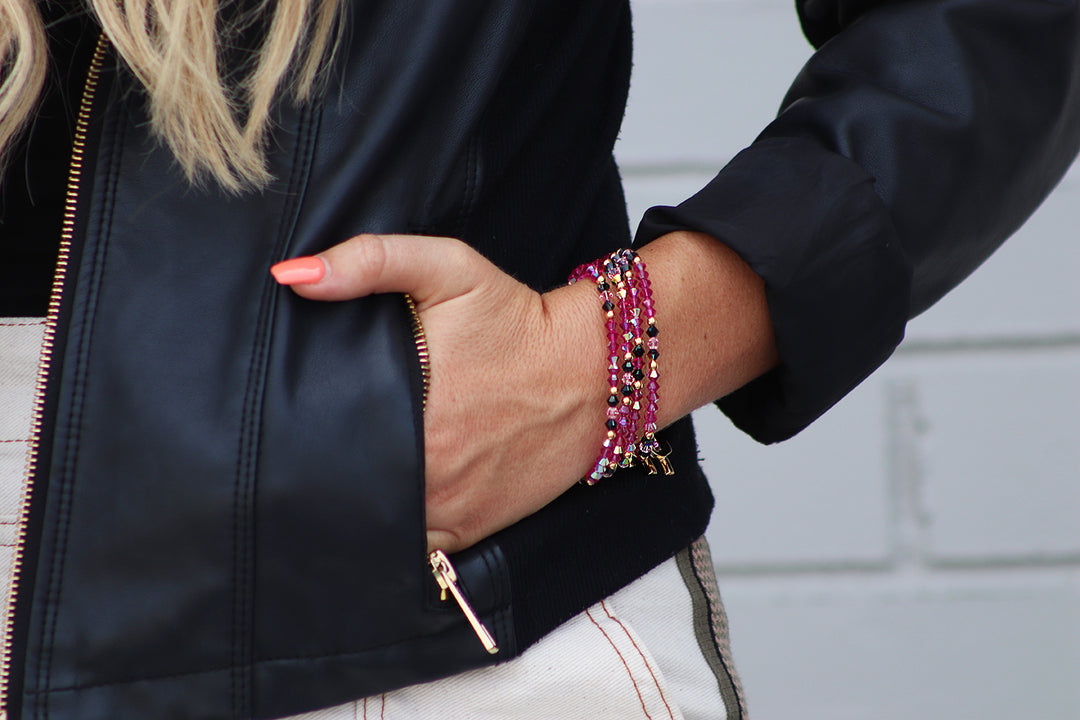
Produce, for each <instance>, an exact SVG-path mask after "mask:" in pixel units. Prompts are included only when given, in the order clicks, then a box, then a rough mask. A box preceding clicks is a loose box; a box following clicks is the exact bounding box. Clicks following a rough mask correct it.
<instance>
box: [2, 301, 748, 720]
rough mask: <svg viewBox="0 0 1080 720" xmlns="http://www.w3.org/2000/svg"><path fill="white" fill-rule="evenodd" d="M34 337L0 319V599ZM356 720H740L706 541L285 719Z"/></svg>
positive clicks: (22, 452)
mask: <svg viewBox="0 0 1080 720" xmlns="http://www.w3.org/2000/svg"><path fill="white" fill-rule="evenodd" d="M43 332H44V324H43V322H42V321H41V320H39V319H27V320H17V319H12V318H6V319H5V318H0V578H3V579H4V581H5V587H4V588H3V590H4V591H5V592H4V595H5V596H6V580H7V576H8V573H7V572H6V570H7V567H6V566H8V565H9V563H10V556H11V553H12V550H13V545H14V538H15V522H16V520H17V516H18V508H19V498H20V495H21V488H22V480H23V475H24V472H25V467H26V450H27V447H28V444H29V430H30V413H31V406H32V398H33V383H34V379H35V376H36V367H37V359H38V349H39V347H40V344H41V337H42V334H43ZM610 482H618V479H617V478H616V479H613V480H611V481H610ZM361 718H363V719H364V720H376V719H377V720H417V719H420V718H423V719H427V718H435V719H437V720H503V719H505V720H526V719H528V718H545V719H549V718H550V719H564V718H565V719H567V720H569V719H577V718H583V719H586V720H628V719H631V718H645V719H647V720H724V719H725V718H726V719H727V720H745V718H746V711H745V708H744V707H743V703H742V691H741V689H740V688H739V683H738V678H737V677H736V675H735V671H734V667H733V666H732V663H731V654H730V651H729V646H728V633H727V619H726V617H725V615H724V610H723V607H722V605H721V602H720V594H719V592H718V591H717V589H716V578H715V576H714V574H713V569H712V559H711V558H710V557H709V549H708V546H707V545H706V544H705V540H704V539H700V540H698V541H696V542H695V543H694V544H693V545H691V547H689V548H687V549H686V550H684V551H682V552H681V553H679V554H678V555H677V556H676V557H674V558H672V559H671V560H668V561H667V562H665V563H663V564H661V565H660V566H659V567H657V568H655V569H654V570H652V571H651V572H649V573H647V574H646V575H644V576H643V577H641V578H638V579H637V580H635V581H634V582H633V583H631V584H630V585H628V586H626V587H625V588H623V589H622V590H619V591H618V592H616V593H615V594H613V595H611V596H610V597H608V598H606V599H605V600H603V601H602V602H599V603H597V604H596V605H593V606H592V607H590V608H588V609H587V610H585V611H584V612H582V613H581V614H579V615H576V616H575V617H573V618H571V619H570V620H569V621H567V622H566V623H564V624H563V625H561V626H559V627H558V628H556V629H555V630H554V631H552V632H551V633H549V634H548V635H547V636H545V637H544V638H542V639H541V640H540V641H539V642H537V643H536V644H535V645H533V646H532V647H530V648H529V649H527V650H526V651H525V652H524V653H522V654H521V655H520V656H519V657H517V658H515V659H513V660H510V661H508V662H505V663H502V664H499V665H495V666H493V667H489V668H483V669H480V670H473V671H470V672H466V673H462V674H460V675H455V676H453V677H450V678H446V679H444V680H437V681H434V682H430V683H424V684H421V685H413V686H410V687H406V688H402V689H400V690H394V691H392V692H387V693H383V694H381V695H375V696H372V697H368V698H363V699H361V700H357V701H354V702H349V703H345V704H344V705H339V706H337V707H333V708H329V709H326V710H320V711H317V712H312V713H306V714H304V715H297V716H293V717H292V718H289V719H287V720H359V719H361Z"/></svg>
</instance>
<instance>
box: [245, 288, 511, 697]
mask: <svg viewBox="0 0 1080 720" xmlns="http://www.w3.org/2000/svg"><path fill="white" fill-rule="evenodd" d="M275 323H276V325H275V328H274V331H273V339H272V342H271V343H270V348H269V349H268V352H269V353H270V358H269V362H268V364H267V366H268V374H267V382H266V385H265V392H264V399H263V407H262V409H261V418H262V421H261V450H260V456H259V464H260V468H259V472H258V482H257V487H256V489H255V492H254V499H253V505H254V513H253V517H254V522H253V523H252V528H251V530H250V532H251V534H252V537H253V538H254V541H253V542H254V552H253V553H252V558H253V562H252V567H251V573H252V576H251V579H250V581H248V584H249V585H250V587H251V588H252V590H251V604H250V624H251V637H252V640H251V653H250V654H251V675H250V678H249V681H250V688H252V702H251V707H252V709H253V710H254V714H255V715H256V716H264V717H275V716H281V715H285V714H288V713H293V712H301V711H304V710H308V709H312V708H316V707H323V706H327V705H332V704H334V703H336V702H341V701H343V700H347V699H350V698H356V697H362V696H364V695H369V694H372V693H375V692H380V691H383V690H387V689H390V688H394V687H401V686H403V685H407V684H412V683H415V682H421V681H424V680H429V679H433V678H435V677H441V676H445V675H450V674H453V673H455V672H459V671H461V670H464V669H467V668H469V667H475V666H477V665H479V664H483V663H485V662H492V661H494V660H496V659H499V658H500V657H502V656H501V655H500V656H495V657H493V656H491V655H489V654H488V653H487V652H486V651H485V649H484V647H483V646H482V645H481V643H480V642H479V641H478V640H477V637H476V635H475V634H473V631H472V629H471V627H470V625H469V624H468V622H467V621H466V618H465V616H464V615H463V614H462V612H461V611H460V610H459V608H458V606H457V604H456V603H453V602H451V601H449V600H448V601H447V602H439V597H438V596H439V586H438V584H437V582H436V579H435V577H433V574H432V572H431V568H430V565H429V562H428V558H427V551H426V533H425V522H424V446H423V406H424V399H425V387H426V382H425V381H426V378H427V372H428V370H427V360H426V344H425V341H424V336H423V334H422V328H421V327H420V326H419V324H418V323H417V317H416V315H415V314H414V313H413V312H412V310H411V309H410V307H409V305H408V303H407V302H403V300H402V297H401V296H400V295H379V296H372V297H368V298H363V299H361V300H358V301H355V302H349V303H341V304H327V303H312V302H308V301H305V300H302V299H299V298H295V297H289V298H288V299H287V300H285V301H284V302H282V303H281V305H280V306H279V307H278V309H277V312H276V320H275ZM457 562H458V558H457V556H455V564H457ZM460 562H461V565H460V567H458V571H459V572H460V573H461V577H460V585H459V589H460V590H461V591H462V593H463V595H464V596H465V597H467V598H475V599H476V600H477V601H478V602H477V604H476V605H475V607H476V612H477V613H479V614H480V615H481V616H482V617H483V621H484V622H486V623H488V624H489V626H492V628H493V632H496V633H497V634H499V635H502V636H507V635H508V634H509V628H510V626H511V623H510V616H509V612H508V610H507V611H506V612H503V613H501V614H499V613H497V612H496V606H507V605H508V591H507V590H506V588H507V587H508V583H509V581H508V578H507V573H506V572H505V564H504V562H503V561H502V554H501V552H499V551H498V548H497V547H489V546H484V547H478V548H477V549H476V550H473V551H471V553H466V554H464V556H463V557H461V560H460ZM242 574H243V570H241V575H242ZM243 582H244V579H243V578H242V577H241V578H240V579H239V581H238V585H239V584H243ZM496 628H497V629H496Z"/></svg>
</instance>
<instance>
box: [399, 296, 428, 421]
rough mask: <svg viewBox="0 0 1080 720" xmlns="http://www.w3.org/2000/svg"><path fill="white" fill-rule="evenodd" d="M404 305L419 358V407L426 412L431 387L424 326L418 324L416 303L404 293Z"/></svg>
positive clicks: (418, 316) (418, 317)
mask: <svg viewBox="0 0 1080 720" xmlns="http://www.w3.org/2000/svg"><path fill="white" fill-rule="evenodd" d="M405 304H406V305H407V306H408V307H409V313H410V314H411V315H412V334H413V342H415V343H416V354H417V356H418V357H419V358H420V380H421V382H422V384H423V386H424V395H423V400H422V403H421V405H422V407H423V409H424V410H427V397H428V388H429V387H430V385H431V356H430V355H429V354H428V345H427V335H425V334H424V325H423V323H421V322H420V312H419V311H418V310H417V309H416V301H415V300H413V299H412V295H409V294H408V293H405Z"/></svg>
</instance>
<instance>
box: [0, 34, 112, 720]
mask: <svg viewBox="0 0 1080 720" xmlns="http://www.w3.org/2000/svg"><path fill="white" fill-rule="evenodd" d="M107 49H108V41H107V40H106V38H105V34H104V33H102V34H101V35H99V36H98V40H97V45H96V46H95V47H94V55H93V57H92V58H91V59H90V67H89V69H88V70H87V71H86V82H85V83H84V84H83V92H82V99H81V100H80V102H79V113H78V116H77V117H76V120H75V135H74V138H73V140H72V143H71V163H70V164H69V165H68V181H67V193H66V194H65V196H64V218H63V225H62V226H61V230H60V250H59V253H58V254H57V258H56V272H55V273H54V274H53V284H52V291H51V293H50V295H49V309H48V313H47V315H46V317H45V333H44V338H43V339H42V342H41V356H40V359H39V360H38V372H37V382H36V383H35V386H34V410H33V415H32V418H33V420H32V424H31V427H30V447H29V449H28V451H27V457H26V472H25V475H24V477H25V482H24V484H23V495H22V504H21V507H20V510H19V524H18V528H17V531H16V541H15V556H14V557H13V558H12V561H11V580H10V583H9V585H8V596H7V615H6V616H5V619H4V642H3V646H2V649H0V720H7V716H8V692H9V691H10V688H9V687H8V683H9V681H10V676H11V652H12V647H11V646H12V631H13V629H14V626H15V598H16V596H17V594H18V590H19V577H20V571H21V570H22V563H23V556H24V554H25V552H26V529H27V523H28V522H29V520H30V502H31V500H32V498H33V493H34V471H35V470H36V469H37V463H38V452H39V449H40V448H39V447H38V444H39V442H40V439H41V428H42V423H43V421H44V415H45V386H46V383H47V381H48V377H49V368H50V366H51V365H52V353H53V346H54V344H55V340H56V326H57V324H58V322H59V318H60V302H61V299H62V297H63V293H64V282H65V279H66V278H67V270H68V262H69V260H70V258H71V242H72V239H73V238H74V235H75V213H76V211H77V210H78V205H79V188H80V185H81V183H82V169H83V156H84V154H85V152H86V136H87V131H88V129H89V126H90V111H91V109H92V108H93V105H94V95H95V93H96V91H97V87H98V78H99V76H100V74H101V65H102V63H103V62H104V60H105V52H106V50H107Z"/></svg>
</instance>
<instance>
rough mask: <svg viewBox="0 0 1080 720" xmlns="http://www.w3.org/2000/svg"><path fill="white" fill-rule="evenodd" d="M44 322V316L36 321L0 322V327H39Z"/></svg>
mask: <svg viewBox="0 0 1080 720" xmlns="http://www.w3.org/2000/svg"><path fill="white" fill-rule="evenodd" d="M44 324H45V318H41V320H39V321H38V322H21V323H13V322H0V327H40V326H42V325H44Z"/></svg>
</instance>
